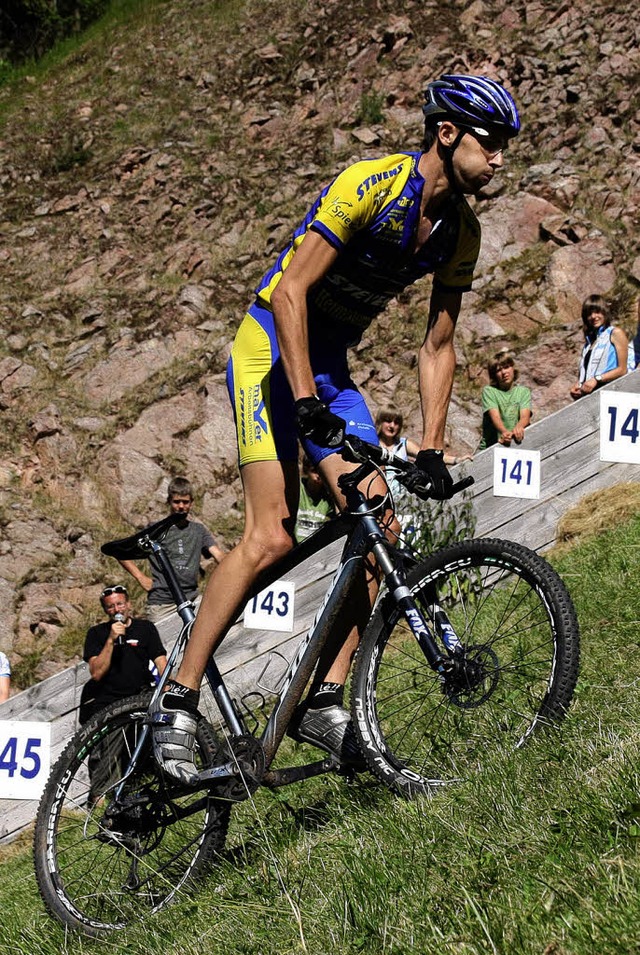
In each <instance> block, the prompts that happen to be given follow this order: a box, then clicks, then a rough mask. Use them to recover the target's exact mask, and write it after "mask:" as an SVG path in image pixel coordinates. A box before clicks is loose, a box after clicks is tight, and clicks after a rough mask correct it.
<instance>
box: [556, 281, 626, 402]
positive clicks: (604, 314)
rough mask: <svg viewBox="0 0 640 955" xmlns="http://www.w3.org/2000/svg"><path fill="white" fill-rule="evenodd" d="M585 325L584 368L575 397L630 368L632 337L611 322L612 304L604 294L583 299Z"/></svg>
mask: <svg viewBox="0 0 640 955" xmlns="http://www.w3.org/2000/svg"><path fill="white" fill-rule="evenodd" d="M582 327H583V329H584V338H585V342H584V348H583V349H582V355H581V358H580V371H579V375H578V381H577V382H576V384H575V385H574V386H573V388H572V389H571V391H570V392H569V393H570V395H571V397H572V398H573V400H574V401H577V399H578V398H582V397H584V395H590V394H591V393H592V392H593V391H595V390H596V388H600V387H601V386H602V385H608V384H609V382H610V381H615V380H616V378H622V376H623V375H625V374H626V372H627V354H628V351H629V341H628V339H627V336H626V335H625V333H624V332H623V331H622V329H621V328H616V327H615V326H614V325H612V324H611V317H610V314H609V306H608V305H607V303H606V302H605V300H604V299H603V298H602V296H601V295H589V297H588V298H586V299H585V300H584V302H583V303H582Z"/></svg>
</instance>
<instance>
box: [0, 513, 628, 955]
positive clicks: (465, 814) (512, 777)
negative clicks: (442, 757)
mask: <svg viewBox="0 0 640 955" xmlns="http://www.w3.org/2000/svg"><path fill="white" fill-rule="evenodd" d="M556 564H557V567H558V569H559V570H560V572H561V573H562V574H563V576H564V577H565V579H566V581H567V584H568V585H569V587H570V589H571V591H572V595H573V597H574V600H575V603H576V607H577V611H578V615H579V618H580V621H581V628H582V639H583V659H582V668H581V675H580V680H579V683H578V688H577V692H576V698H575V702H574V705H573V706H572V709H571V712H570V717H569V719H568V720H567V721H566V723H565V724H564V725H563V726H562V727H561V729H559V730H558V731H557V732H554V733H553V734H552V735H550V736H546V737H544V738H540V739H536V740H534V741H533V742H532V743H531V744H530V745H529V746H528V747H527V748H526V749H525V750H523V751H520V752H518V753H512V754H505V755H502V756H500V755H497V756H491V757H489V760H488V762H487V763H486V765H484V766H483V768H482V770H481V771H480V772H478V773H477V774H475V775H474V776H472V777H471V778H468V779H466V780H465V781H464V782H462V783H461V784H459V785H457V786H454V787H451V788H449V789H446V790H445V791H443V792H442V793H441V794H440V795H438V796H437V797H436V798H434V799H431V800H425V799H422V800H417V801H415V802H411V803H409V802H403V801H401V800H399V799H397V798H394V797H393V796H391V795H390V794H389V793H388V792H387V791H386V790H384V789H383V788H382V787H381V786H379V785H378V784H376V783H375V782H373V780H372V779H371V778H370V777H368V776H364V777H361V778H360V780H359V781H358V782H356V783H354V784H352V785H348V784H346V783H345V782H343V781H342V780H340V779H337V778H332V777H323V778H320V779H317V780H312V781H309V782H308V783H306V784H305V785H303V786H297V787H291V788H290V789H288V790H280V791H279V792H278V793H277V794H276V795H273V794H269V793H266V792H259V793H258V795H257V796H256V797H255V802H254V803H247V804H244V805H243V806H241V807H239V808H237V809H236V811H235V813H234V817H233V819H232V831H231V834H230V837H229V840H228V851H227V853H226V854H225V857H224V858H223V860H222V861H221V863H220V865H219V866H218V867H217V868H216V869H215V870H214V871H213V872H212V874H211V876H210V878H209V879H208V881H207V883H206V884H205V885H204V887H203V888H202V889H200V890H199V891H198V892H197V893H194V894H193V895H190V896H184V897H182V898H181V900H180V901H179V902H178V903H177V904H175V905H173V906H172V907H170V908H168V909H167V910H166V911H163V912H161V913H160V914H158V915H157V916H155V917H153V918H150V919H148V920H147V921H146V922H145V923H144V924H141V925H139V926H138V925H136V926H133V927H131V928H130V929H129V930H128V931H126V932H123V933H122V934H120V935H118V936H117V937H112V938H108V939H105V940H104V941H100V942H91V941H89V940H87V939H84V938H79V937H74V936H66V937H65V935H64V933H63V931H62V930H61V929H60V928H59V927H58V925H57V924H56V923H54V922H52V921H51V920H50V919H49V918H48V916H47V914H46V912H45V910H44V907H43V905H42V904H41V902H40V900H39V896H38V893H37V890H36V886H35V880H34V875H33V869H32V863H31V858H30V852H29V846H28V843H26V842H24V843H22V844H19V845H16V846H9V847H7V848H6V849H4V850H3V854H4V858H3V864H2V866H0V899H1V901H2V910H3V929H2V932H3V933H4V939H5V944H6V950H7V951H10V952H12V953H14V952H15V953H23V952H24V953H25V955H26V953H28V955H45V953H46V955H49V953H51V955H53V953H54V952H55V953H57V952H69V953H76V952H77V953H90V952H91V953H93V952H108V953H123V955H124V953H127V955H129V953H131V955H133V953H140V955H142V953H145V955H155V953H158V955H160V953H163V955H174V953H175V955H178V953H180V955H196V953H197V955H217V953H223V952H224V953H247V955H249V953H251V955H258V953H261V955H276V953H277V955H289V953H302V952H309V953H313V955H325V953H327V952H332V953H340V955H343V953H344V955H351V953H357V952H367V953H393V955H400V953H407V952H416V953H431V952H438V953H440V955H480V953H482V955H484V953H500V955H592V953H598V955H609V953H610V955H622V953H630V952H633V951H637V950H638V949H639V948H640V899H639V888H638V887H639V886H640V857H639V852H638V849H639V840H640V779H639V776H640V771H639V769H638V767H639V766H640V733H639V732H638V726H639V725H640V679H639V676H638V672H639V667H638V666H637V664H636V656H637V653H638V645H639V643H640V637H639V632H640V631H639V621H638V609H637V581H638V579H639V575H640V519H635V520H633V521H632V522H631V523H629V524H625V525H619V526H617V527H616V529H615V530H612V531H609V532H607V533H605V534H603V535H601V536H599V537H597V538H594V539H592V540H591V541H588V542H586V543H583V544H581V545H580V546H577V547H576V548H574V549H573V550H572V551H570V552H568V553H565V554H564V555H563V556H562V557H560V558H558V559H557V560H556Z"/></svg>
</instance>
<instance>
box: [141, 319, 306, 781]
mask: <svg viewBox="0 0 640 955" xmlns="http://www.w3.org/2000/svg"><path fill="white" fill-rule="evenodd" d="M277 356H278V352H277V342H276V340H275V334H274V331H273V324H272V316H270V314H267V313H265V310H264V309H262V310H261V309H253V310H252V312H250V313H249V314H248V315H247V316H245V320H244V322H243V323H242V325H241V327H240V329H239V331H238V335H237V337H236V341H235V343H234V346H233V350H232V356H231V359H230V363H229V374H228V386H229V391H230V394H231V396H232V400H233V406H234V411H235V416H236V425H237V432H238V449H239V462H240V467H241V476H242V486H243V491H244V497H245V529H244V533H243V535H242V539H241V541H240V543H239V544H238V545H237V546H236V547H235V548H234V549H233V550H232V551H231V552H230V553H229V554H227V556H226V557H225V559H224V561H222V563H221V564H220V565H219V566H218V567H217V568H216V569H215V571H214V573H213V574H212V576H211V578H210V580H209V582H208V585H207V588H206V590H205V593H204V595H203V599H202V602H201V604H200V607H199V609H198V615H197V617H196V621H195V624H194V627H193V630H192V633H191V638H190V640H189V644H188V646H187V649H186V651H185V655H184V659H183V662H182V665H181V667H180V670H179V672H178V674H177V676H176V679H175V681H170V682H169V683H168V685H167V691H166V692H165V693H164V694H163V696H161V697H160V698H159V699H158V700H157V701H156V702H155V703H154V704H153V709H152V714H151V715H152V722H153V723H154V752H155V755H156V757H157V758H158V760H159V761H160V762H161V763H162V764H163V765H164V767H165V769H167V771H168V772H170V773H171V774H172V775H174V776H177V777H178V778H181V779H184V780H185V781H186V780H187V779H188V778H189V777H190V776H191V775H192V774H193V772H194V765H193V758H192V752H193V741H194V739H195V726H196V719H195V711H196V709H197V704H198V690H199V687H200V683H201V681H202V676H203V673H204V670H205V668H206V665H207V662H208V660H209V658H210V656H211V654H212V653H213V651H214V650H215V649H216V647H217V646H218V645H219V643H220V642H221V640H222V638H223V637H224V635H225V633H226V631H227V629H228V627H229V625H230V623H231V622H232V620H233V619H234V617H235V616H236V614H237V612H238V611H239V609H240V608H241V607H242V604H243V602H244V601H245V600H246V595H247V592H248V590H249V588H250V586H251V584H252V583H253V582H254V580H255V579H256V577H257V576H258V574H259V573H260V572H261V571H262V570H264V569H266V568H267V567H268V566H270V565H271V564H272V563H274V562H275V561H277V560H278V559H279V558H280V557H282V556H284V554H286V553H287V551H288V550H289V549H290V548H291V547H292V546H293V530H294V526H295V519H296V513H297V507H298V496H299V487H300V485H299V474H298V465H297V457H298V450H297V441H296V436H295V430H294V428H293V399H292V397H291V392H290V390H289V387H288V384H287V382H286V377H285V375H284V370H283V368H282V363H281V362H280V361H279V360H278V357H277Z"/></svg>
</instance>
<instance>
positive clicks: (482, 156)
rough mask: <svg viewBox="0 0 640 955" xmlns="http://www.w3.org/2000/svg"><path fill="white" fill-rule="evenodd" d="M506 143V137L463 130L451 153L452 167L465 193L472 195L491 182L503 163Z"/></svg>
mask: <svg viewBox="0 0 640 955" xmlns="http://www.w3.org/2000/svg"><path fill="white" fill-rule="evenodd" d="M507 144H508V140H507V138H506V137H502V136H487V137H484V136H479V135H477V134H475V133H470V132H467V131H466V130H465V131H464V135H463V137H462V139H461V140H460V142H459V143H458V146H457V148H456V151H455V152H454V154H453V168H454V171H455V173H456V176H457V178H458V181H459V183H460V185H461V188H462V191H463V193H465V195H474V194H475V193H476V192H479V191H480V190H481V189H482V188H483V187H484V186H487V185H488V184H489V183H490V182H491V180H492V179H493V177H494V175H495V173H496V172H497V171H498V170H499V169H501V168H502V166H503V165H504V152H505V150H506V148H507Z"/></svg>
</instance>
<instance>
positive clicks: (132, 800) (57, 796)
mask: <svg viewBox="0 0 640 955" xmlns="http://www.w3.org/2000/svg"><path fill="white" fill-rule="evenodd" d="M148 703H149V698H148V697H147V696H143V697H133V698H131V699H128V700H124V701H122V702H119V703H116V704H113V705H112V706H109V707H108V708H106V709H105V710H103V711H102V712H101V713H99V714H97V715H96V717H94V719H93V720H91V721H90V722H89V723H87V724H86V726H84V727H83V728H82V729H80V731H79V732H78V733H77V734H76V736H75V737H74V738H73V739H72V740H71V742H70V743H69V745H68V746H67V747H66V749H65V750H64V752H63V753H62V754H61V756H60V757H59V759H58V761H57V762H56V764H55V766H54V767H53V769H52V771H51V775H50V777H49V781H48V783H47V786H46V788H45V791H44V793H43V795H42V799H41V801H40V806H39V808H38V815H37V819H36V828H35V842H34V853H35V869H36V876H37V880H38V886H39V888H40V892H41V894H42V897H43V899H44V901H45V903H46V905H47V907H48V908H49V910H50V911H51V912H52V914H53V915H55V916H56V918H58V919H59V920H60V921H61V922H62V923H63V924H65V925H67V926H69V927H71V928H74V929H80V930H82V931H83V932H85V933H86V934H89V935H93V936H100V935H103V934H104V933H106V932H109V931H113V930H114V929H120V928H123V927H124V926H125V925H126V924H127V923H129V922H131V921H133V920H137V919H140V918H142V917H144V916H145V915H147V914H148V913H150V912H155V911H157V910H158V909H159V908H160V907H161V906H163V905H165V904H166V903H167V902H169V901H170V900H171V899H172V898H174V896H175V895H176V893H178V892H179V891H180V890H181V889H182V888H183V887H185V886H186V885H187V883H191V882H192V881H194V880H196V879H197V878H198V877H199V876H201V875H203V873H204V872H206V869H207V865H208V863H209V862H210V861H211V860H212V859H213V858H214V856H215V855H216V854H217V853H218V852H220V850H221V849H222V848H223V846H224V842H225V837H226V832H227V826H228V823H229V811H230V810H229V805H228V803H221V802H219V801H217V800H215V799H213V798H212V797H211V796H210V795H209V794H208V793H206V792H204V793H203V792H201V791H199V792H193V791H188V790H186V789H184V788H183V787H181V786H180V785H179V784H178V783H174V782H172V781H170V780H169V778H168V777H166V776H164V774H162V773H161V772H160V770H159V769H158V767H157V765H156V762H155V760H154V758H153V754H152V752H151V738H150V732H149V730H148V727H145V726H144V721H145V719H146V717H147V706H148ZM143 730H144V731H146V737H147V738H146V740H145V743H144V746H143V748H142V750H141V753H140V756H139V758H138V761H137V764H136V768H135V769H134V771H133V773H132V774H131V776H129V777H128V778H127V779H126V780H125V781H124V783H122V786H121V787H120V786H119V783H120V780H121V778H122V775H123V772H124V771H125V769H126V767H127V764H128V762H129V760H130V757H131V755H132V753H133V751H134V749H135V747H136V745H137V743H138V741H139V739H140V737H141V733H142V732H143ZM196 741H197V745H196V760H197V763H198V764H199V765H200V766H201V767H205V766H210V765H212V764H213V763H214V762H215V759H216V754H217V750H218V746H217V742H216V739H215V736H214V734H213V731H212V729H211V727H210V726H209V724H208V723H207V722H206V721H205V720H204V719H201V720H200V722H199V724H198V730H197V737H196ZM120 789H121V791H119V790H120Z"/></svg>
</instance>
